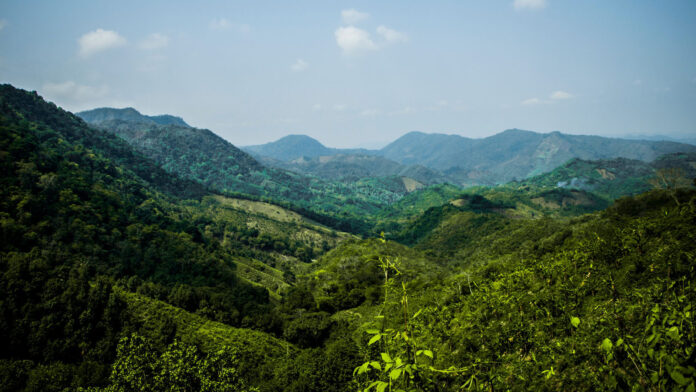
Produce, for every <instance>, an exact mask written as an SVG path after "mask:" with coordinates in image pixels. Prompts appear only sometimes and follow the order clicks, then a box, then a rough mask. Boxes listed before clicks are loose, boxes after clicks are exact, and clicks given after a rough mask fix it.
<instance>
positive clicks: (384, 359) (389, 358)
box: [380, 353, 392, 363]
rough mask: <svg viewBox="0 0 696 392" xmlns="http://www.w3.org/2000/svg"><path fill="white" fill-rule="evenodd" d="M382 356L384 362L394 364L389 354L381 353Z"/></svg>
mask: <svg viewBox="0 0 696 392" xmlns="http://www.w3.org/2000/svg"><path fill="white" fill-rule="evenodd" d="M380 355H381V356H382V360H383V361H384V362H386V363H389V362H392V359H391V357H390V356H389V354H387V353H381V354H380Z"/></svg>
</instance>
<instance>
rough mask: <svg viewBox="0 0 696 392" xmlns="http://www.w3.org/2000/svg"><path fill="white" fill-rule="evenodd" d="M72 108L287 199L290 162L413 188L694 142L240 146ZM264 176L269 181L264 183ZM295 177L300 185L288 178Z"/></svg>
mask: <svg viewBox="0 0 696 392" xmlns="http://www.w3.org/2000/svg"><path fill="white" fill-rule="evenodd" d="M78 116H80V117H81V118H83V119H84V120H85V121H86V122H88V123H90V124H92V125H95V126H97V127H100V128H102V129H107V130H109V131H111V132H114V133H116V134H118V135H119V136H121V137H122V138H124V139H126V141H128V142H129V143H131V144H133V145H135V146H136V147H137V148H138V149H139V150H141V151H142V152H144V153H145V154H146V155H147V156H150V157H152V158H154V159H155V160H156V161H157V162H159V163H160V164H161V165H162V167H164V168H165V169H167V170H171V171H172V172H175V173H178V174H180V175H183V176H184V177H186V178H191V179H196V180H198V181H201V182H203V183H204V184H207V185H209V186H213V187H216V188H219V189H234V190H236V191H240V192H246V193H252V194H269V192H270V193H274V192H275V193H279V192H284V194H285V195H284V196H283V197H286V198H287V197H288V196H287V195H290V194H292V195H295V196H293V197H291V199H294V198H298V197H299V198H301V199H303V200H307V199H309V198H311V194H305V193H306V192H304V191H303V190H302V187H305V186H306V183H307V180H306V179H302V180H300V179H299V178H294V179H293V178H292V177H293V175H292V174H289V173H290V172H294V173H298V174H301V175H311V176H314V177H318V178H322V179H325V180H328V181H336V180H339V181H344V182H346V181H347V182H355V181H358V180H361V179H365V178H386V177H397V178H404V184H407V183H408V182H409V181H412V180H415V182H416V183H417V185H412V184H411V185H404V186H405V188H410V189H417V188H418V187H422V186H424V185H431V184H437V183H446V182H449V183H453V184H455V185H459V186H470V185H495V184H502V183H506V182H509V181H515V180H517V181H520V180H523V179H527V178H530V177H534V176H537V175H540V174H543V173H548V172H551V171H552V170H554V169H555V168H557V167H559V166H561V165H563V164H565V163H566V162H568V161H570V160H572V159H581V160H585V161H597V160H611V159H615V158H625V159H629V160H636V161H641V162H645V163H647V162H651V161H653V160H655V159H656V158H658V157H659V156H662V155H665V154H673V153H696V146H694V145H691V144H686V143H678V142H674V141H665V140H635V139H616V138H606V137H600V136H585V135H567V134H563V133H560V132H552V133H546V134H543V133H537V132H531V131H524V130H519V129H509V130H506V131H504V132H501V133H499V134H496V135H493V136H490V137H486V138H481V139H472V138H466V137H463V136H459V135H445V134H426V133H422V132H410V133H408V134H406V135H404V136H402V137H400V138H398V139H397V140H395V141H394V142H392V143H390V144H388V145H387V146H385V147H384V148H382V149H379V150H368V149H339V148H330V147H326V146H324V145H323V144H322V143H320V142H319V141H317V140H315V139H313V138H311V137H309V136H306V135H289V136H285V137H283V138H281V139H279V140H277V141H274V142H271V143H267V144H262V145H256V146H247V147H242V148H241V149H239V148H237V147H235V146H234V145H232V144H231V143H229V142H227V141H225V140H224V139H222V138H221V137H219V136H217V135H215V134H214V133H212V132H211V131H208V130H201V129H197V128H193V127H190V126H189V125H188V124H187V123H186V122H185V121H184V120H183V119H181V118H180V117H175V116H171V115H162V116H146V115H143V114H140V113H139V112H138V111H137V110H135V109H133V108H126V109H112V108H100V109H94V110H90V111H86V112H81V113H78ZM173 152H176V154H174V153H173ZM181 154H183V155H181ZM249 154H251V155H249ZM252 156H253V157H252ZM194 157H195V158H194ZM182 159H183V160H184V161H186V163H182ZM266 168H275V169H280V171H278V170H266ZM263 173H265V174H263ZM269 181H270V182H269ZM271 183H273V184H276V185H273V186H269V184H271ZM297 183H302V184H303V185H297V186H295V185H293V184H297ZM418 184H420V185H418ZM252 188H253V189H252ZM283 189H284V191H283ZM404 190H406V189H404ZM300 194H303V195H302V196H300Z"/></svg>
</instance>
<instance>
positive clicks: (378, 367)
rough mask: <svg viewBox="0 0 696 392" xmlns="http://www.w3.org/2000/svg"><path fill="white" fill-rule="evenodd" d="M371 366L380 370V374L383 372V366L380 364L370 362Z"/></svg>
mask: <svg viewBox="0 0 696 392" xmlns="http://www.w3.org/2000/svg"><path fill="white" fill-rule="evenodd" d="M370 365H372V367H373V368H375V369H377V370H379V371H380V372H381V371H382V365H380V364H379V362H377V361H372V362H370Z"/></svg>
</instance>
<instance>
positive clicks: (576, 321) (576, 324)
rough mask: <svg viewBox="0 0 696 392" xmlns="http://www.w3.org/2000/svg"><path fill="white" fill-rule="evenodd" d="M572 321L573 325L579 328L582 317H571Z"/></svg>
mask: <svg viewBox="0 0 696 392" xmlns="http://www.w3.org/2000/svg"><path fill="white" fill-rule="evenodd" d="M570 323H571V324H572V325H573V327H575V328H577V327H578V325H580V319H579V318H578V317H571V318H570Z"/></svg>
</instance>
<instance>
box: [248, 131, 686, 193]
mask: <svg viewBox="0 0 696 392" xmlns="http://www.w3.org/2000/svg"><path fill="white" fill-rule="evenodd" d="M245 149H246V150H247V151H250V152H252V153H254V154H257V156H258V157H260V158H261V159H263V157H267V158H271V159H273V160H276V161H280V162H274V161H272V160H269V161H266V163H267V164H269V165H274V166H283V165H285V166H286V167H288V166H287V164H293V165H297V163H298V162H295V163H293V160H297V159H298V158H300V157H307V158H319V159H318V164H316V163H315V164H313V166H312V170H313V171H315V172H321V171H323V169H321V168H319V167H318V166H319V164H322V162H323V164H325V165H329V164H331V165H333V166H336V165H337V162H336V160H334V159H326V158H321V157H326V156H336V155H342V156H344V158H342V159H341V160H342V161H348V160H349V159H348V158H346V156H347V155H355V154H356V153H355V151H354V150H342V149H333V148H327V147H325V146H323V145H322V144H321V143H319V142H318V141H316V140H314V139H312V138H310V137H308V136H297V135H295V136H291V137H285V138H282V139H280V140H277V141H275V142H273V143H269V144H264V145H260V146H252V147H245ZM676 152H696V146H694V145H690V144H685V143H677V142H672V141H648V140H629V139H615V138H606V137H600V136H585V135H567V134H562V133H560V132H552V133H547V134H542V133H536V132H531V131H523V130H519V129H510V130H507V131H504V132H502V133H499V134H496V135H493V136H490V137H486V138H482V139H471V138H466V137H462V136H458V135H444V134H426V133H422V132H411V133H408V134H406V135H404V136H402V137H400V138H399V139H397V140H395V141H394V142H392V143H390V144H389V145H387V146H386V147H384V148H382V149H380V150H360V151H359V153H360V154H362V155H372V156H379V157H383V158H386V159H388V160H391V161H394V162H397V163H400V164H402V165H421V166H424V167H426V168H428V169H430V170H432V171H434V172H436V173H438V172H439V173H438V175H439V176H440V178H443V179H446V180H449V181H452V182H454V183H456V184H458V185H464V186H467V185H494V184H500V183H505V182H508V181H512V180H519V179H524V178H528V177H532V176H535V175H539V174H542V173H545V172H549V171H551V170H553V169H554V168H556V167H558V166H560V165H562V164H564V163H565V162H567V161H569V160H571V159H573V158H580V159H584V160H598V159H612V158H619V157H621V158H628V159H635V160H640V161H644V162H649V161H652V160H654V159H656V158H657V157H659V156H661V155H664V154H670V153H676ZM309 161H310V162H316V161H317V160H316V159H314V160H312V159H309ZM288 168H290V169H292V168H291V167H288ZM394 168H395V170H396V168H397V167H396V166H394ZM332 170H333V171H335V169H332ZM399 170H402V169H401V168H400V167H399ZM394 174H396V173H394Z"/></svg>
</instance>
